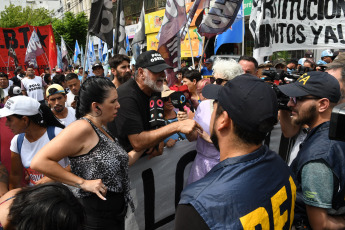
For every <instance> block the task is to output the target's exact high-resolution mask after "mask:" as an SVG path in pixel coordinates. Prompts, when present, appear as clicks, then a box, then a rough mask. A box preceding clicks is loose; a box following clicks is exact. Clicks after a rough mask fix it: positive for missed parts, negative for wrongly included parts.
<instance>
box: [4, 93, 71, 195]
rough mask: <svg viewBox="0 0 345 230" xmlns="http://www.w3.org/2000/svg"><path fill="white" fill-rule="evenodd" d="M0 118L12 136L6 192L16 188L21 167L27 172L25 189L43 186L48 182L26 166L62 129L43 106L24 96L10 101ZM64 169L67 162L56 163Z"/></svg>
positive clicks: (21, 172) (19, 181) (19, 183)
mask: <svg viewBox="0 0 345 230" xmlns="http://www.w3.org/2000/svg"><path fill="white" fill-rule="evenodd" d="M0 117H6V118H7V120H6V126H8V127H9V128H10V129H11V131H12V133H13V134H15V136H14V137H13V139H12V141H11V147H10V149H11V173H10V183H9V188H10V189H14V188H20V187H22V185H21V180H22V178H23V166H24V168H25V170H26V171H27V173H28V175H29V177H30V182H29V185H35V184H39V183H44V182H46V181H49V180H50V179H48V178H46V177H43V176H44V175H43V174H41V173H38V172H37V171H35V170H32V169H31V167H30V163H31V160H32V158H33V157H34V156H35V154H36V153H37V151H38V150H40V149H41V148H42V147H43V146H44V145H45V144H47V143H48V142H49V141H50V140H51V139H53V137H55V136H56V135H57V134H59V133H60V132H61V131H62V129H63V128H64V127H65V126H64V125H62V124H61V123H60V122H59V120H57V119H56V117H55V116H54V114H53V113H52V112H51V111H50V109H49V108H48V107H47V106H46V105H41V104H40V103H39V102H38V101H37V100H35V99H33V98H30V97H27V96H16V97H11V98H9V99H8V100H7V102H6V104H5V107H4V108H3V109H0ZM59 163H60V164H61V166H63V167H67V166H68V160H67V159H63V160H61V161H60V162H59Z"/></svg>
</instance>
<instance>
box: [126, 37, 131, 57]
mask: <svg viewBox="0 0 345 230" xmlns="http://www.w3.org/2000/svg"><path fill="white" fill-rule="evenodd" d="M129 50H130V47H129V39H128V35H127V36H126V54H127V55H128V51H129Z"/></svg>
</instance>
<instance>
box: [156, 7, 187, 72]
mask: <svg viewBox="0 0 345 230" xmlns="http://www.w3.org/2000/svg"><path fill="white" fill-rule="evenodd" d="M186 22H187V17H186V9H185V3H184V1H182V2H180V1H178V0H167V1H166V7H165V14H164V19H163V22H162V27H161V31H160V37H159V45H158V52H159V53H160V54H161V55H162V57H163V58H164V59H165V61H166V62H167V64H168V65H171V66H172V67H173V68H174V71H175V72H176V71H177V69H178V63H177V61H178V58H180V57H178V53H179V50H180V44H181V42H180V41H179V37H180V36H179V35H180V30H181V28H182V27H183V26H184V25H185V24H186Z"/></svg>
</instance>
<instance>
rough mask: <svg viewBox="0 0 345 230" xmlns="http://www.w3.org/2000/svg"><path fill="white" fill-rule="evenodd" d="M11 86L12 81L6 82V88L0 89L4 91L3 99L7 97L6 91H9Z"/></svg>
mask: <svg viewBox="0 0 345 230" xmlns="http://www.w3.org/2000/svg"><path fill="white" fill-rule="evenodd" d="M12 85H13V81H8V86H7V88H5V89H2V90H3V91H4V97H7V96H8V90H9V89H10V87H11V86H12Z"/></svg>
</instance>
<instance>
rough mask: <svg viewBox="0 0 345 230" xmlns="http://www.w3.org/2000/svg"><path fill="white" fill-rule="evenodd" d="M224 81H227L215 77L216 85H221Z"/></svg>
mask: <svg viewBox="0 0 345 230" xmlns="http://www.w3.org/2000/svg"><path fill="white" fill-rule="evenodd" d="M224 81H225V82H227V81H228V80H225V79H222V78H217V79H216V84H217V85H221V84H223V82H224Z"/></svg>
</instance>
